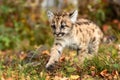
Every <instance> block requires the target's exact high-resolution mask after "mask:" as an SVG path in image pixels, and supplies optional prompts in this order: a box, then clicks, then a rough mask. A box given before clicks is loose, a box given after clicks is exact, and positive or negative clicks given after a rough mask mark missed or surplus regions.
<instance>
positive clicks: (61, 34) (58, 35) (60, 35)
mask: <svg viewBox="0 0 120 80" xmlns="http://www.w3.org/2000/svg"><path fill="white" fill-rule="evenodd" d="M54 35H55V36H56V37H62V36H64V35H65V33H58V34H56V33H55V34H54Z"/></svg>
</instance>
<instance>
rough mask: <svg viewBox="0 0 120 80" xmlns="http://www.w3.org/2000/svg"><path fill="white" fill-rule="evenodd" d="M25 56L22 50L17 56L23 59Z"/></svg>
mask: <svg viewBox="0 0 120 80" xmlns="http://www.w3.org/2000/svg"><path fill="white" fill-rule="evenodd" d="M26 56H27V54H25V53H24V52H21V53H20V55H19V58H20V60H23V59H25V58H26Z"/></svg>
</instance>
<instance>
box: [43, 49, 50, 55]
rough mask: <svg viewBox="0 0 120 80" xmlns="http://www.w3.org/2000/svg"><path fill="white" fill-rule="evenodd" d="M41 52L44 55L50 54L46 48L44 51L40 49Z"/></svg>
mask: <svg viewBox="0 0 120 80" xmlns="http://www.w3.org/2000/svg"><path fill="white" fill-rule="evenodd" d="M42 54H44V55H50V53H49V51H48V50H44V51H42Z"/></svg>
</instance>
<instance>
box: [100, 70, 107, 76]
mask: <svg viewBox="0 0 120 80" xmlns="http://www.w3.org/2000/svg"><path fill="white" fill-rule="evenodd" d="M106 74H107V69H105V70H103V71H101V73H100V75H101V76H102V77H105V76H106Z"/></svg>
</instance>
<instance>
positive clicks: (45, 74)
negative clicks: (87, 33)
mask: <svg viewBox="0 0 120 80" xmlns="http://www.w3.org/2000/svg"><path fill="white" fill-rule="evenodd" d="M49 55H50V52H49V49H48V48H47V47H46V46H37V47H35V48H34V50H29V51H19V52H18V51H12V50H7V51H1V52H0V59H1V61H0V79H1V80H120V44H118V43H117V42H116V43H114V44H113V43H111V44H102V45H101V46H100V49H99V52H98V55H97V56H94V57H93V58H92V59H91V60H88V59H85V61H84V63H83V64H82V65H80V64H79V60H78V58H77V57H76V52H75V51H71V50H67V49H66V50H65V51H64V52H63V54H62V56H61V58H60V60H59V62H58V63H57V64H56V67H55V69H54V70H53V71H51V72H49V71H47V70H46V69H45V64H46V63H47V61H48V59H49Z"/></svg>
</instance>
